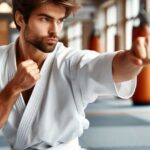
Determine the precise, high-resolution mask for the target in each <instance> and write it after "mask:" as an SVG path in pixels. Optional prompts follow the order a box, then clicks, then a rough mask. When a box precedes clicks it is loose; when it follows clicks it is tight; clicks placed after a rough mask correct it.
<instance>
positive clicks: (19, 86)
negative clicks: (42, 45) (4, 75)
mask: <svg viewBox="0 0 150 150" xmlns="http://www.w3.org/2000/svg"><path fill="white" fill-rule="evenodd" d="M39 78H40V74H39V69H38V66H37V64H36V63H35V62H33V61H32V60H27V61H24V62H22V63H21V64H20V65H19V66H18V70H17V73H16V74H15V77H14V78H13V79H12V80H11V81H10V82H9V83H8V84H7V85H6V87H5V88H4V89H3V90H2V91H1V92H0V128H2V127H3V126H4V124H5V123H6V121H7V119H8V116H9V114H10V112H11V110H12V107H13V105H14V104H15V102H16V100H17V97H18V95H19V94H20V93H21V92H23V91H26V90H28V89H30V88H32V87H33V86H34V85H35V83H36V81H37V80H39Z"/></svg>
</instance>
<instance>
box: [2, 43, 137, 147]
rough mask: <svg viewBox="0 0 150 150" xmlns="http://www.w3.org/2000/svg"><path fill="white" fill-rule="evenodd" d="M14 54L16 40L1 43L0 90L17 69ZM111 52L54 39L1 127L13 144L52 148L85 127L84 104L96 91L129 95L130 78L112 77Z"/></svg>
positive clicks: (95, 94) (133, 85) (69, 139)
mask: <svg viewBox="0 0 150 150" xmlns="http://www.w3.org/2000/svg"><path fill="white" fill-rule="evenodd" d="M15 53H16V52H15V43H12V44H10V45H8V46H3V47H0V68H1V71H0V90H2V89H3V88H4V87H5V86H6V84H7V83H8V82H9V80H11V79H12V78H13V76H14V74H15V73H16V71H17V67H16V54H15ZM113 57H114V53H112V54H99V53H96V52H93V51H88V50H83V51H81V50H74V49H72V48H66V47H64V46H63V45H62V44H61V43H58V44H57V46H56V48H55V50H54V51H53V52H52V53H50V54H49V55H48V57H47V59H46V60H45V62H44V64H43V67H42V69H41V72H40V74H41V79H40V80H39V81H38V82H37V83H36V85H35V88H34V90H33V92H32V94H31V97H30V99H29V102H28V104H27V106H26V105H25V103H24V100H23V97H22V95H21V94H20V96H19V97H18V99H17V101H16V104H15V105H14V107H13V109H12V111H11V113H10V115H9V118H8V121H7V123H6V125H5V127H4V128H3V133H4V135H5V136H6V138H7V139H8V141H9V143H10V145H11V147H12V149H13V150H23V149H32V148H35V147H36V149H40V150H42V149H41V148H40V146H41V145H45V147H44V146H43V149H46V147H48V146H50V145H51V146H53V149H55V147H56V146H58V145H60V144H62V143H68V142H69V141H72V140H73V139H76V138H78V137H79V136H81V134H82V133H83V130H84V129H87V128H88V127H89V122H88V120H87V119H86V118H85V114H84V109H85V108H86V106H87V105H88V104H89V103H91V102H94V101H95V100H96V98H97V97H98V96H101V95H117V94H118V95H119V96H123V97H124V98H128V97H130V96H131V95H132V93H133V91H134V89H135V81H134V80H133V81H129V82H127V83H120V84H115V83H114V82H113V79H112V59H113ZM124 87H128V89H127V88H124ZM123 88H124V90H122V89H123ZM77 145H78V144H77ZM53 149H52V150H53ZM61 150H62V149H61ZM65 150H66V149H65ZM76 150H77V149H76Z"/></svg>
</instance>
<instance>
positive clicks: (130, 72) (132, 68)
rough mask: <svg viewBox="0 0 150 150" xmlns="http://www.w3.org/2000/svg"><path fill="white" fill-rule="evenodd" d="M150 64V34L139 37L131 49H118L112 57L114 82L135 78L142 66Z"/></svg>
mask: <svg viewBox="0 0 150 150" xmlns="http://www.w3.org/2000/svg"><path fill="white" fill-rule="evenodd" d="M149 64H150V36H148V37H139V38H137V39H136V41H135V42H134V43H133V46H132V49H131V50H124V51H119V52H117V53H116V55H115V56H114V59H113V64H112V70H113V79H114V81H115V82H122V81H127V80H131V79H133V78H135V77H136V76H137V75H138V74H139V73H140V71H141V70H142V68H143V67H144V66H147V65H149Z"/></svg>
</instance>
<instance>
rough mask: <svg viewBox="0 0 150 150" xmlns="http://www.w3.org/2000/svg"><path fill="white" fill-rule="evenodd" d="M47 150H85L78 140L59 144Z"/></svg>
mask: <svg viewBox="0 0 150 150" xmlns="http://www.w3.org/2000/svg"><path fill="white" fill-rule="evenodd" d="M47 150H85V149H82V148H81V147H80V145H79V141H78V138H77V139H74V140H72V141H70V142H68V143H65V144H59V145H56V146H54V147H51V148H48V149H47Z"/></svg>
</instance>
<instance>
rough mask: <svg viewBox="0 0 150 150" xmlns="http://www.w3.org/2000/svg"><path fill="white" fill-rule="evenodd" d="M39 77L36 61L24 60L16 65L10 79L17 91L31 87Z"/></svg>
mask: <svg viewBox="0 0 150 150" xmlns="http://www.w3.org/2000/svg"><path fill="white" fill-rule="evenodd" d="M39 79H40V71H39V68H38V65H37V63H35V62H34V61H33V60H26V61H23V62H21V63H20V64H19V65H18V69H17V72H16V74H15V76H14V78H13V79H12V82H13V84H14V87H15V88H16V90H18V91H19V92H23V91H26V90H28V89H30V88H32V87H33V86H34V85H35V84H36V82H37V81H38V80H39Z"/></svg>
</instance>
